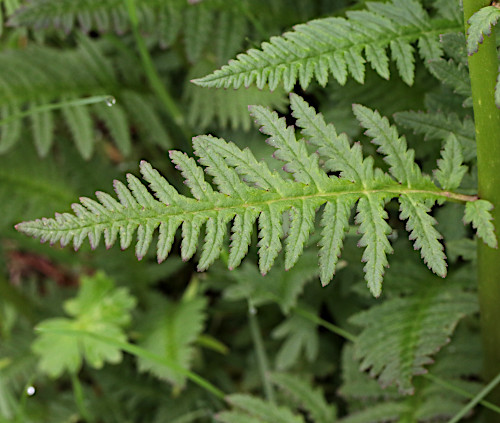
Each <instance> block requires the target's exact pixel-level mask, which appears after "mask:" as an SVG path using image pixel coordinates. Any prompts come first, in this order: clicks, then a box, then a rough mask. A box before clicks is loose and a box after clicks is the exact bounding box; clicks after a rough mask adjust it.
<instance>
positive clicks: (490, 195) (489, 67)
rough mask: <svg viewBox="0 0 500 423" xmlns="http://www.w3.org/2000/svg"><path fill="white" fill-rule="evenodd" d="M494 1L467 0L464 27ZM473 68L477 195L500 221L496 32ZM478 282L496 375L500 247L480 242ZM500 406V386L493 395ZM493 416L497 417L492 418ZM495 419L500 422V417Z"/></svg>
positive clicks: (488, 360) (487, 371) (489, 372)
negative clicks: (485, 201)
mask: <svg viewBox="0 0 500 423" xmlns="http://www.w3.org/2000/svg"><path fill="white" fill-rule="evenodd" d="M489 5H490V0H464V18H465V29H466V31H467V30H468V28H469V25H468V23H467V21H468V20H469V18H470V17H471V16H472V15H473V14H474V13H475V12H477V11H478V10H479V9H480V8H482V7H484V6H489ZM469 72H470V79H471V86H472V100H473V104H474V120H475V126H476V143H477V168H478V180H479V186H478V194H479V197H480V198H483V199H485V200H488V201H490V202H491V203H492V204H493V206H494V210H493V219H494V222H495V224H496V225H497V227H499V224H500V189H499V186H500V172H499V169H500V111H499V110H498V109H497V108H496V106H495V99H494V92H495V83H496V78H497V74H498V56H497V49H496V40H495V31H493V32H492V35H491V36H489V37H485V38H484V41H483V43H482V44H480V46H479V50H478V52H477V53H475V54H474V55H472V56H469ZM478 284H479V287H478V289H479V304H480V313H481V331H482V340H483V348H484V361H483V365H484V376H485V379H486V381H490V380H492V379H493V378H494V377H495V376H496V375H497V374H498V373H500V331H499V330H498V322H500V306H499V304H500V250H498V249H492V248H490V247H488V246H486V245H484V244H483V243H482V242H479V244H478ZM489 398H490V401H492V402H493V403H495V404H497V405H500V389H499V388H498V387H497V388H496V389H495V390H494V391H493V392H492V394H491V396H490V397H489ZM492 419H493V417H492ZM488 421H492V422H500V416H496V417H495V419H494V420H488Z"/></svg>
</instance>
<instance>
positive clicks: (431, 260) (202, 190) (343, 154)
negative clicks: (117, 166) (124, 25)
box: [17, 95, 488, 296]
mask: <svg viewBox="0 0 500 423" xmlns="http://www.w3.org/2000/svg"><path fill="white" fill-rule="evenodd" d="M291 105H292V110H293V114H294V116H295V118H296V119H297V125H298V126H299V127H301V128H302V129H303V134H304V136H305V137H306V139H308V140H309V141H310V142H311V143H312V144H314V146H315V147H317V148H318V153H319V155H320V156H321V157H324V158H325V164H324V169H323V168H322V167H321V166H320V164H319V161H318V157H317V155H316V154H310V153H309V152H308V151H307V147H306V144H305V142H304V140H302V139H299V140H297V138H296V134H295V131H294V128H293V127H291V126H290V127H287V126H286V123H285V121H284V119H282V118H279V117H278V116H277V114H276V113H275V112H271V111H270V110H268V109H265V108H263V107H260V106H253V107H252V108H251V113H252V115H253V117H254V118H255V119H256V120H257V122H258V123H259V124H260V125H261V127H262V128H261V131H262V132H264V133H266V134H267V135H269V136H270V138H269V139H268V143H269V144H270V145H271V146H273V147H274V148H275V149H276V151H275V153H274V158H276V159H278V160H281V161H284V162H285V166H284V169H285V170H286V171H287V172H289V173H291V174H292V175H293V177H294V179H295V181H291V180H288V179H284V178H283V177H281V176H280V175H279V174H278V173H276V172H274V171H271V170H270V169H269V168H268V166H267V165H266V164H265V163H263V162H257V161H256V159H255V158H254V156H253V155H252V154H251V152H250V151H248V150H243V151H242V150H240V149H239V148H237V147H236V146H235V145H234V144H232V143H227V142H226V141H224V140H222V139H218V138H214V137H211V136H199V137H196V138H195V139H194V140H193V146H194V150H195V154H196V155H197V156H198V157H199V162H200V164H201V165H203V166H204V167H205V172H206V173H207V174H208V175H210V176H211V177H212V178H213V182H214V184H215V185H216V186H217V187H218V190H219V191H214V189H213V188H212V186H211V185H210V184H209V183H208V182H207V181H206V180H205V178H204V172H203V169H202V168H201V167H199V166H198V165H197V164H196V163H195V161H194V160H193V159H192V158H189V157H188V156H187V155H186V154H183V153H180V152H177V151H172V152H171V153H170V157H171V159H172V161H173V163H174V164H175V165H176V167H177V169H178V170H180V172H181V174H182V176H183V177H184V179H185V183H186V185H187V186H188V187H189V188H190V190H191V193H192V195H193V197H194V198H189V197H185V196H183V195H181V194H179V193H178V192H177V190H175V188H174V187H173V186H171V185H170V184H169V183H168V182H167V181H166V180H165V179H163V178H162V177H161V176H160V174H159V173H158V172H157V171H156V170H155V169H153V168H152V167H151V165H149V164H148V163H146V162H142V163H141V173H142V175H143V177H144V179H145V180H146V181H147V182H148V183H149V185H150V188H151V190H152V191H153V192H154V193H155V196H156V198H155V197H154V196H153V195H151V193H150V192H149V191H148V190H147V189H146V188H145V187H144V185H142V183H141V182H140V181H139V180H138V179H137V178H136V177H135V176H133V175H131V174H129V175H127V180H128V187H127V186H125V185H124V184H123V183H121V182H119V181H115V184H114V187H115V191H116V194H117V196H118V199H119V201H116V200H115V199H113V198H112V197H111V196H109V195H108V194H105V193H102V192H98V193H96V196H97V198H98V200H99V202H97V201H95V200H91V199H89V198H82V199H81V205H80V204H74V205H73V211H74V213H75V215H72V214H69V213H64V214H57V215H56V217H55V218H54V219H42V220H37V221H33V222H25V223H21V224H19V225H17V229H18V230H21V231H22V232H24V233H26V234H29V235H33V236H35V237H39V238H40V239H41V240H42V241H49V242H50V243H55V242H60V243H61V245H67V244H69V243H70V242H72V243H73V246H74V247H75V249H78V248H79V247H80V246H81V244H82V242H83V240H84V239H85V238H86V237H88V238H89V241H90V244H91V246H92V247H93V248H95V247H96V246H97V245H98V244H99V240H100V238H101V236H102V234H104V241H105V244H106V246H107V247H110V246H111V245H113V244H114V243H115V242H116V239H117V236H118V234H120V245H121V247H122V248H127V247H128V246H129V245H130V244H131V242H132V238H133V234H134V232H135V231H136V230H137V244H136V255H137V257H138V258H139V259H141V258H142V257H144V255H145V254H146V252H147V250H148V248H149V245H150V243H151V241H152V237H153V233H154V232H155V230H156V229H157V228H159V237H158V246H157V257H158V261H159V262H161V261H163V260H164V259H165V258H166V257H167V255H168V253H169V251H170V249H171V246H172V242H173V240H174V235H175V233H176V231H177V229H178V228H179V226H181V225H182V244H181V255H182V258H183V259H184V260H188V259H190V258H191V257H192V256H193V255H194V253H195V251H196V249H197V244H198V238H199V235H200V231H201V228H202V226H203V225H205V233H206V235H205V240H204V243H203V246H202V248H201V255H200V258H199V261H198V269H199V270H200V271H202V270H205V269H207V268H208V267H209V266H210V265H211V264H212V263H213V261H214V260H215V259H216V258H217V257H218V256H219V255H220V252H221V249H222V247H223V242H224V237H225V234H226V232H227V224H228V223H229V222H230V221H233V225H232V236H231V243H230V247H229V258H228V264H229V267H230V268H234V267H237V266H238V265H239V264H240V262H241V260H242V259H243V257H244V256H245V255H246V254H247V251H248V245H249V243H250V242H251V234H252V232H253V227H254V224H255V222H258V227H259V238H260V241H259V243H258V247H259V251H258V253H259V267H260V271H261V273H262V274H266V273H267V272H268V271H269V270H270V268H271V266H272V264H273V263H274V261H275V259H276V257H277V256H278V253H279V251H280V250H281V248H282V245H281V238H282V236H283V235H284V229H283V225H282V223H283V213H284V212H285V211H289V219H290V226H289V228H288V231H287V239H286V240H285V268H286V269H289V268H291V267H292V266H293V265H294V264H295V263H296V261H297V260H298V258H299V256H300V255H301V254H302V251H303V249H304V246H305V244H306V242H307V241H308V239H309V237H310V234H311V231H312V230H313V228H314V221H315V217H316V210H317V209H318V208H319V207H320V206H322V205H324V206H325V207H324V211H323V219H322V221H321V222H322V223H321V224H322V226H323V230H322V233H321V238H320V239H321V240H320V246H321V248H320V276H321V281H322V283H323V285H325V284H327V283H328V282H329V281H330V280H331V279H332V277H333V274H334V271H335V264H336V263H337V260H338V256H339V251H340V248H341V246H342V239H343V236H344V232H345V230H346V227H347V224H348V218H349V215H350V210H351V208H352V207H353V206H354V205H355V203H356V202H357V206H356V209H357V215H356V219H355V221H356V224H358V225H359V232H360V234H361V235H362V237H361V239H360V241H359V246H361V247H366V248H365V250H364V253H363V257H362V260H363V261H364V262H366V265H365V267H364V270H365V278H366V281H367V284H368V287H369V288H370V291H371V292H372V294H373V295H375V296H379V295H380V293H381V287H382V277H383V274H384V269H385V268H386V267H387V266H388V261H387V257H386V255H387V254H388V253H391V252H392V247H391V245H390V242H389V239H388V235H389V234H390V232H391V228H390V227H389V225H388V224H387V221H386V219H387V213H386V211H385V210H384V206H385V204H386V203H387V202H388V201H389V200H390V199H391V198H394V197H396V198H398V199H399V201H400V205H401V209H400V210H401V216H400V217H401V219H403V220H405V219H408V222H407V230H408V231H409V232H410V239H412V240H414V241H415V244H414V245H415V248H417V249H419V250H420V252H421V255H422V258H423V259H424V261H425V262H426V263H427V265H428V266H429V268H430V269H431V270H432V271H434V272H435V273H436V274H438V275H440V276H444V275H445V274H446V263H445V256H444V253H443V247H442V244H441V243H440V242H439V238H440V237H441V236H440V235H439V233H438V232H437V231H436V230H435V229H434V224H435V221H434V219H433V218H432V217H431V216H430V215H429V214H428V213H429V211H430V207H431V206H432V205H433V204H434V202H435V201H437V200H440V201H443V200H447V199H449V198H454V196H455V194H453V193H450V192H448V191H442V190H440V189H439V188H438V187H437V186H436V185H435V184H434V183H433V182H432V181H431V179H430V178H429V177H428V176H426V175H422V174H421V171H420V168H419V167H418V166H417V165H416V164H415V162H414V152H413V150H407V147H406V141H405V139H404V137H399V135H398V133H397V131H396V129H395V127H393V126H390V124H389V122H388V120H387V119H386V118H383V117H381V116H380V115H379V114H378V113H377V112H373V111H371V110H370V109H368V108H366V107H362V106H356V107H355V113H356V115H357V118H358V120H360V122H361V124H362V125H363V126H364V127H365V128H366V129H367V134H368V135H369V136H370V137H372V138H373V142H374V143H375V144H377V145H379V146H380V148H379V152H380V153H382V154H384V155H385V160H386V161H387V163H388V164H389V165H390V168H389V172H390V173H391V174H392V176H393V178H394V179H393V178H391V176H389V175H388V174H386V173H384V172H383V171H382V170H381V169H379V168H374V166H373V158H372V157H368V158H366V159H363V156H362V151H361V146H360V144H354V145H353V146H352V147H351V146H350V144H349V141H348V139H347V137H345V136H344V135H340V136H338V135H337V134H336V131H335V128H334V127H333V125H327V124H326V123H325V122H324V120H323V118H322V116H321V115H318V114H316V113H315V111H314V109H313V108H312V107H310V106H309V105H308V104H307V103H306V102H305V101H304V100H303V99H302V98H300V97H298V96H296V95H292V96H291ZM325 170H326V171H329V172H340V173H341V176H340V177H336V176H328V175H327V173H326V172H325ZM455 198H456V200H459V201H471V200H473V198H468V197H461V196H460V195H458V196H455ZM336 208H339V210H341V212H340V213H336V212H335V210H336ZM481 211H482V212H485V213H488V212H487V211H486V210H485V209H481ZM481 234H482V232H480V233H479V235H481Z"/></svg>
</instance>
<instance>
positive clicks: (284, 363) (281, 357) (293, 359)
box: [272, 314, 319, 370]
mask: <svg viewBox="0 0 500 423" xmlns="http://www.w3.org/2000/svg"><path fill="white" fill-rule="evenodd" d="M272 337H273V338H275V339H283V338H284V339H285V342H284V343H283V344H282V346H281V348H280V349H279V351H278V354H277V355H276V368H277V369H278V370H287V369H289V368H290V367H291V366H293V365H294V364H296V363H298V362H299V361H300V357H301V352H302V351H303V352H304V355H305V357H306V359H307V361H308V362H309V363H312V362H313V361H314V360H315V359H316V357H317V355H318V347H319V344H318V342H319V337H318V332H317V331H316V324H315V323H313V322H311V321H310V320H308V319H305V318H304V317H302V316H300V315H298V314H295V315H293V316H291V317H289V318H288V319H287V320H285V321H284V322H283V323H282V324H281V325H279V326H278V327H277V328H275V329H274V330H273V332H272Z"/></svg>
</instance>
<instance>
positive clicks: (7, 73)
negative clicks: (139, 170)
mask: <svg viewBox="0 0 500 423" xmlns="http://www.w3.org/2000/svg"><path fill="white" fill-rule="evenodd" d="M105 48H106V45H105V43H99V42H90V41H88V40H84V39H82V41H81V42H80V44H79V46H78V48H76V49H65V50H56V49H53V48H49V47H40V46H37V47H34V46H31V47H27V48H26V49H24V50H11V51H4V52H2V54H0V67H1V68H2V73H1V75H0V121H1V120H3V119H9V120H8V121H7V122H5V123H4V122H0V152H6V151H8V150H9V149H10V148H11V147H12V146H13V145H14V144H15V143H16V142H18V141H19V138H20V136H21V132H20V128H21V127H22V122H23V121H22V117H23V115H24V114H26V113H28V112H31V114H30V121H31V123H32V133H33V138H34V142H35V145H36V147H37V150H38V152H39V154H40V155H41V156H45V155H47V154H48V152H49V150H50V148H51V146H52V144H53V142H54V123H53V122H54V120H55V114H56V113H59V112H58V111H56V110H52V109H54V108H55V106H57V107H58V108H59V109H60V111H61V114H62V116H63V118H64V120H65V122H66V124H67V127H68V129H69V132H70V133H71V135H72V137H73V139H74V141H75V144H76V145H77V147H78V149H79V151H80V153H81V154H82V156H83V157H84V158H87V159H88V158H89V157H90V156H91V155H92V152H93V148H94V143H95V139H96V136H95V133H94V132H95V123H94V120H95V118H97V119H99V120H100V121H101V122H102V123H103V124H104V126H105V127H106V129H107V130H108V132H109V134H110V135H111V137H112V138H113V140H114V141H115V142H116V144H117V146H118V148H119V149H120V151H121V152H122V153H123V154H128V153H130V149H131V141H130V131H129V125H128V123H127V119H126V117H127V116H130V117H131V118H132V119H133V120H134V121H135V120H138V119H139V118H140V117H144V119H143V120H142V122H141V123H142V125H144V126H146V125H147V126H148V128H149V129H148V131H149V133H148V134H147V135H150V133H152V132H153V131H155V130H156V129H157V127H158V126H160V127H161V126H162V125H161V123H158V122H159V121H160V119H159V117H158V112H157V111H156V110H154V107H152V106H151V105H150V104H146V106H144V107H142V108H140V107H137V109H134V107H136V106H138V105H137V103H140V102H141V101H140V100H141V99H142V97H143V96H144V94H139V93H138V92H134V91H131V90H132V89H131V88H127V87H126V86H125V87H123V88H121V87H122V85H123V84H122V83H121V81H119V77H118V75H116V73H115V71H114V66H113V63H111V61H110V60H109V59H107V58H106V57H105V56H104V51H105ZM62 69H64V71H62ZM129 84H130V85H131V86H132V87H134V88H133V89H134V90H137V88H136V87H137V86H136V81H134V80H132V81H129ZM118 87H120V88H118ZM110 94H112V95H113V96H115V97H116V98H117V99H118V103H117V104H114V105H113V107H106V106H104V104H102V105H93V106H84V105H76V104H72V103H77V100H79V99H81V100H82V103H85V100H86V97H88V96H89V95H90V96H97V97H103V98H104V96H105V95H110ZM137 98H139V100H137ZM134 100H136V101H135V102H134ZM142 103H147V102H146V101H144V100H143V99H142ZM110 105H112V104H111V103H110ZM141 105H142V106H143V104H141ZM146 107H147V108H146ZM145 108H146V109H145ZM126 110H127V111H126ZM21 111H22V113H21ZM142 115H146V116H142ZM16 117H18V118H17V119H15V120H14V118H16ZM155 119H156V120H155ZM151 122H153V124H152V123H151ZM138 126H139V129H141V128H142V126H141V125H138ZM156 132H158V131H156ZM154 135H155V137H148V139H150V138H153V140H156V138H159V139H160V140H161V142H162V143H163V145H165V144H167V147H168V146H169V145H170V144H169V143H168V135H167V134H166V133H165V130H164V129H163V130H162V131H161V135H160V136H159V137H158V136H156V134H154ZM165 140H167V141H165Z"/></svg>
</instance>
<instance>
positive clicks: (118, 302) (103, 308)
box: [32, 273, 135, 377]
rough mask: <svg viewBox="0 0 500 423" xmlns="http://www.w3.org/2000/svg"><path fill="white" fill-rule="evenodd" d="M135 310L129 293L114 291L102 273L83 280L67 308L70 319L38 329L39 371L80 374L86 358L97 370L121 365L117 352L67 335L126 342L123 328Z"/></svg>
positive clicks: (46, 323) (35, 345)
mask: <svg viewBox="0 0 500 423" xmlns="http://www.w3.org/2000/svg"><path fill="white" fill-rule="evenodd" d="M134 306H135V299H134V298H133V297H132V296H130V294H129V293H128V291H127V289H125V288H115V287H114V283H113V281H112V280H111V279H109V278H108V277H107V276H106V275H104V274H103V273H96V274H95V275H94V276H91V277H82V279H81V288H80V291H79V292H78V295H77V297H76V298H74V299H72V300H68V301H66V302H65V305H64V308H65V311H66V313H67V314H68V315H69V316H71V318H63V317H61V318H53V319H48V320H44V321H43V322H41V323H40V324H39V325H38V329H39V330H40V331H41V333H40V335H39V336H38V338H37V339H36V340H35V342H34V343H33V346H32V348H33V351H34V352H35V353H36V354H37V355H39V356H40V369H41V370H42V371H43V372H45V373H47V374H49V375H50V376H51V377H58V376H60V375H61V374H62V373H63V372H64V371H65V370H67V371H69V372H70V373H77V372H78V371H79V370H80V368H81V366H82V361H83V359H84V358H85V360H86V361H87V363H88V364H89V365H90V366H92V367H94V368H101V367H102V366H103V365H104V363H105V362H110V363H119V362H120V361H121V359H122V352H121V351H120V350H119V349H118V348H116V347H114V346H110V345H109V344H106V343H103V342H102V341H99V340H96V339H93V338H89V337H82V338H78V337H77V335H75V334H68V333H64V331H85V332H90V333H96V334H100V335H105V336H107V337H109V338H113V339H116V340H118V341H125V340H126V339H127V336H126V335H125V333H124V332H123V327H124V326H126V325H128V324H129V323H130V310H131V309H132V308H134ZM43 331H47V333H45V332H43Z"/></svg>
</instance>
